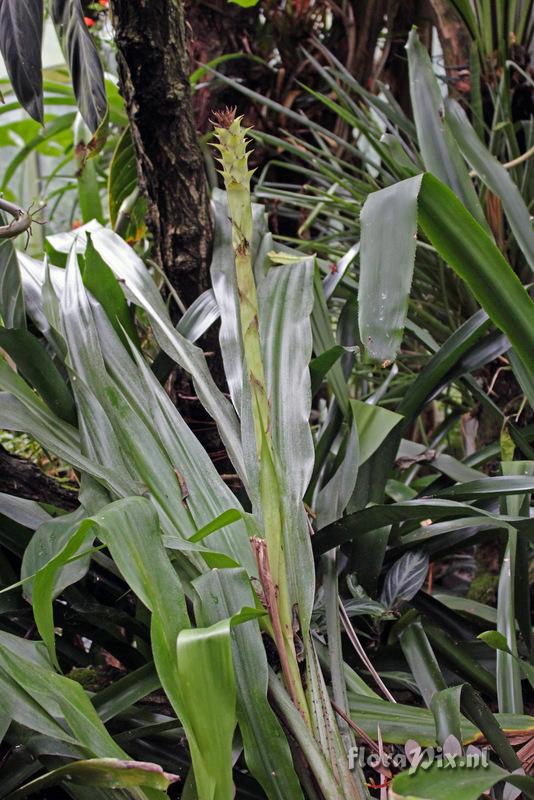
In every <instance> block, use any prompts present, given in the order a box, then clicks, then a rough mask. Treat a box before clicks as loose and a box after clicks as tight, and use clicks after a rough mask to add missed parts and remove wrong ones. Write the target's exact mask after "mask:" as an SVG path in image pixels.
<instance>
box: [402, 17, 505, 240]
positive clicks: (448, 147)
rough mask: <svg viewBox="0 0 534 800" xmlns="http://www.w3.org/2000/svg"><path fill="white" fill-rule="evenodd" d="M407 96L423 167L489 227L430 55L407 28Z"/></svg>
mask: <svg viewBox="0 0 534 800" xmlns="http://www.w3.org/2000/svg"><path fill="white" fill-rule="evenodd" d="M406 50H407V52H408V65H409V69H410V97H411V99H412V107H413V112H414V120H415V127H416V128H417V138H418V140H419V147H420V148H421V154H422V156H423V161H424V163H425V167H426V169H427V170H428V171H429V172H431V173H432V174H433V175H435V176H436V178H439V179H440V180H441V181H443V182H444V183H446V184H447V186H450V187H451V189H452V190H453V191H454V192H455V194H456V195H457V196H458V197H459V198H460V200H461V201H462V202H463V203H464V205H465V206H466V208H468V209H469V211H470V212H471V214H472V215H473V216H474V218H475V219H476V221H477V222H478V223H479V225H482V227H484V228H485V229H486V230H488V231H489V227H488V224H487V222H486V218H485V217H484V213H483V211H482V207H481V205H480V202H479V199H478V197H477V194H476V192H475V189H474V187H473V184H472V183H471V179H470V177H469V174H468V172H467V167H466V165H465V162H464V160H463V158H462V154H461V152H460V149H459V147H458V145H457V144H456V142H455V140H454V137H453V136H452V134H451V132H450V130H449V129H448V127H447V126H446V125H445V124H444V113H445V112H444V107H443V97H442V95H441V90H440V87H439V83H438V79H437V78H436V75H435V73H434V70H433V68H432V62H431V61H430V56H429V54H428V51H427V50H426V48H425V47H423V45H422V44H421V42H420V40H419V37H418V35H417V32H416V31H415V29H414V30H412V31H410V35H409V37H408V44H407V45H406Z"/></svg>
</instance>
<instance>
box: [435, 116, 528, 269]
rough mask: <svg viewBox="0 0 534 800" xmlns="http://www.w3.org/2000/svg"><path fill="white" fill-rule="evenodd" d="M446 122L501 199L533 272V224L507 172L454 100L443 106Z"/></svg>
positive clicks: (488, 184) (467, 155)
mask: <svg viewBox="0 0 534 800" xmlns="http://www.w3.org/2000/svg"><path fill="white" fill-rule="evenodd" d="M446 109H447V114H446V122H447V125H448V126H449V127H450V129H451V131H452V133H453V135H454V137H455V139H456V141H457V142H458V144H459V146H460V148H461V150H462V152H463V154H464V156H465V157H466V159H467V160H468V161H469V163H470V164H471V166H472V167H473V168H474V169H475V170H476V172H477V175H479V176H480V178H481V179H482V180H483V181H484V183H485V184H486V186H487V187H488V189H490V191H491V192H492V193H493V194H495V195H496V196H497V197H499V198H500V199H501V200H502V204H503V208H504V211H505V213H506V216H507V218H508V221H509V223H510V227H511V228H512V231H513V233H514V236H515V238H516V241H517V243H518V245H519V247H520V248H521V252H522V253H523V255H524V256H525V259H526V260H527V262H528V264H529V266H530V268H531V269H532V270H534V231H533V230H532V221H531V219H530V213H529V210H528V208H527V206H526V204H525V201H524V200H523V198H522V197H521V192H520V191H519V188H518V187H517V186H516V184H515V183H514V182H513V180H512V178H511V177H510V173H509V172H508V171H507V170H506V169H505V168H504V167H503V165H502V164H501V163H500V162H499V161H497V159H496V158H495V157H494V156H493V155H492V154H491V153H490V152H489V150H488V149H487V147H486V146H485V145H484V143H483V142H482V141H481V140H480V139H479V137H478V136H477V134H476V132H475V130H474V128H473V127H472V126H471V123H470V122H469V120H468V118H467V115H466V113H465V111H464V110H463V108H462V107H461V106H460V105H459V103H457V102H456V101H455V100H448V101H447V104H446Z"/></svg>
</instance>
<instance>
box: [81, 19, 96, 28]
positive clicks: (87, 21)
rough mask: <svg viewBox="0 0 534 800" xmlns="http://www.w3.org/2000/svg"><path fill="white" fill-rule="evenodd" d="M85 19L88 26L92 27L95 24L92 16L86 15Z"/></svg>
mask: <svg viewBox="0 0 534 800" xmlns="http://www.w3.org/2000/svg"><path fill="white" fill-rule="evenodd" d="M83 21H84V22H85V24H86V25H87V27H88V28H91V27H92V26H93V25H94V24H95V21H94V19H91V17H84V18H83Z"/></svg>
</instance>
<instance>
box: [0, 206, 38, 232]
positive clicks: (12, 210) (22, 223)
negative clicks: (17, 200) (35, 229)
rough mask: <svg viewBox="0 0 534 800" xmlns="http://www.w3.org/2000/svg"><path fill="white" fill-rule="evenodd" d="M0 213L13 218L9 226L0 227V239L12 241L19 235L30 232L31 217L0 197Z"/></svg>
mask: <svg viewBox="0 0 534 800" xmlns="http://www.w3.org/2000/svg"><path fill="white" fill-rule="evenodd" d="M0 211H6V212H7V213H8V214H11V216H12V217H13V221H12V222H10V223H9V225H1V226H0V239H14V238H15V237H16V236H20V234H21V233H27V232H28V231H29V230H30V228H31V224H32V217H31V215H30V214H29V212H27V211H24V209H23V208H20V207H19V206H17V205H15V204H14V203H10V202H9V201H8V200H4V198H3V197H0Z"/></svg>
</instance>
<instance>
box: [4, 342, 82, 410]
mask: <svg viewBox="0 0 534 800" xmlns="http://www.w3.org/2000/svg"><path fill="white" fill-rule="evenodd" d="M0 347H2V348H3V349H4V350H5V351H6V353H9V355H10V356H11V358H12V359H13V361H14V362H15V364H16V365H17V369H18V371H19V372H20V373H21V375H23V376H24V378H25V379H26V380H27V381H28V383H29V384H30V385H31V386H33V388H34V389H35V390H36V391H37V392H38V393H39V394H40V395H41V397H42V399H43V400H44V402H45V403H46V404H47V406H48V407H49V408H50V409H51V411H53V412H54V414H57V415H58V417H61V419H64V420H65V421H66V422H70V423H71V424H72V425H76V407H75V405H74V399H73V397H72V394H71V392H70V389H69V387H68V386H67V384H66V382H65V380H64V379H63V377H62V375H61V373H60V372H59V370H58V368H57V367H56V365H55V363H54V362H53V361H52V359H51V358H50V356H49V355H48V352H47V351H46V349H45V348H44V347H43V345H42V344H41V342H40V341H39V340H38V339H36V337H35V336H33V335H32V334H31V333H30V332H29V331H27V330H21V329H15V328H14V329H11V330H6V329H5V328H0Z"/></svg>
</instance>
